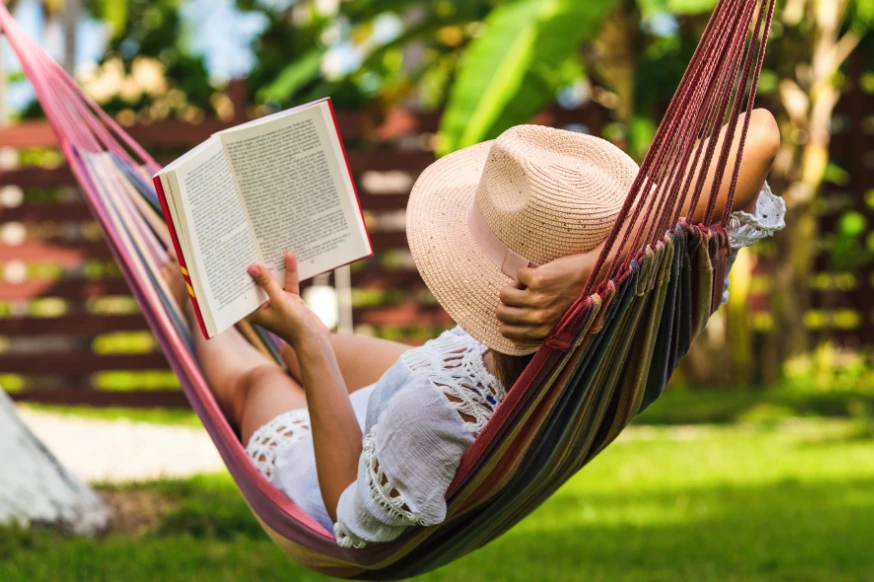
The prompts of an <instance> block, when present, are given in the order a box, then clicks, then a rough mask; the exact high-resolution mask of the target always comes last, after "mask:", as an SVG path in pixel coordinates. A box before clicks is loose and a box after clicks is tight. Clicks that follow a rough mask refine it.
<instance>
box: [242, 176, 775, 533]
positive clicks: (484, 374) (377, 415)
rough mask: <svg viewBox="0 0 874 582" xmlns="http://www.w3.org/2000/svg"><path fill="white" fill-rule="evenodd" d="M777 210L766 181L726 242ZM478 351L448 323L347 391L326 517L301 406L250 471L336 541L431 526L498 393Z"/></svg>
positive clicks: (758, 227) (761, 233)
mask: <svg viewBox="0 0 874 582" xmlns="http://www.w3.org/2000/svg"><path fill="white" fill-rule="evenodd" d="M784 215H785V206H784V205H783V201H782V200H781V199H779V198H777V197H776V196H774V195H773V194H772V193H771V190H770V188H768V187H767V186H766V187H765V188H764V189H763V191H762V193H761V194H760V196H759V200H758V202H757V206H756V211H755V213H753V214H749V213H745V212H735V213H733V214H732V217H731V222H730V224H729V228H728V230H729V239H730V241H731V245H732V248H734V249H738V248H740V247H743V246H749V245H750V244H753V243H755V242H756V241H758V240H760V239H762V238H765V237H767V236H770V235H771V234H773V233H774V232H776V231H777V230H779V229H780V228H783V226H784V223H783V217H784ZM733 256H734V255H733ZM486 351H487V348H486V347H485V346H484V345H482V344H481V343H479V342H478V341H476V340H475V339H473V338H472V337H471V336H470V335H468V334H467V333H466V332H465V331H464V330H463V329H461V328H460V327H456V328H454V329H452V330H450V331H447V332H444V333H443V334H442V335H440V337H438V338H436V339H434V340H431V341H429V342H427V343H425V345H423V346H420V347H417V348H413V349H411V350H409V351H407V352H404V354H402V355H401V357H400V358H399V359H398V361H397V362H396V363H395V364H394V365H393V366H392V367H391V368H389V369H388V371H386V373H385V374H384V375H383V376H382V377H381V378H380V379H379V380H378V381H377V382H376V383H374V384H372V385H370V386H367V387H366V388H362V389H361V390H358V391H356V392H354V393H353V394H352V395H351V400H352V406H353V408H354V410H355V415H356V417H357V418H358V423H359V425H360V426H361V431H362V434H363V435H364V442H363V451H362V453H361V458H360V460H359V463H358V478H357V480H356V481H355V482H353V483H352V484H351V485H349V487H348V488H347V489H346V490H345V491H344V492H343V494H342V495H341V496H340V501H339V504H338V506H337V522H336V523H333V522H332V521H331V518H330V517H329V516H328V512H327V510H326V509H325V505H324V502H323V501H322V494H321V492H320V490H319V481H318V476H317V474H316V461H315V453H314V451H313V440H312V436H311V433H310V424H309V422H310V419H309V414H308V412H307V410H306V409H298V410H292V411H289V412H286V413H283V414H280V415H279V416H277V417H276V418H275V419H273V420H272V421H270V422H269V423H267V424H266V425H264V426H262V427H261V428H259V429H258V430H257V431H255V433H254V434H253V435H252V438H251V439H250V441H249V444H248V446H247V447H246V449H247V451H248V453H249V456H250V457H251V459H252V461H253V462H254V463H255V465H256V466H257V467H258V469H259V471H260V472H261V473H262V474H263V475H264V476H265V477H267V479H269V480H270V482H271V483H273V484H274V485H275V486H276V487H277V488H278V489H279V490H280V491H282V492H283V493H284V494H285V495H287V496H288V497H289V498H291V500H292V501H294V502H295V503H296V504H297V505H298V506H299V507H300V508H301V509H303V510H304V511H305V512H307V514H309V515H310V516H311V517H313V518H314V519H315V520H316V521H318V522H319V523H320V524H322V525H323V526H324V527H325V528H326V529H327V530H328V531H331V530H333V531H334V534H335V536H336V538H337V543H338V544H339V545H341V546H343V547H356V548H361V547H364V546H366V545H367V544H368V543H374V542H387V541H391V540H393V539H396V538H397V537H398V536H400V535H401V533H402V532H403V531H404V529H406V528H407V527H409V526H412V525H435V524H438V523H440V522H442V521H443V520H444V519H445V518H446V501H445V499H444V497H445V494H446V490H447V489H448V488H449V485H450V483H451V482H452V479H453V478H454V476H455V471H456V470H457V468H458V465H459V463H460V462H461V458H462V457H463V456H464V453H465V452H466V451H467V449H468V448H469V447H470V445H471V443H473V440H474V439H475V438H476V436H477V435H478V434H479V432H480V431H481V430H482V428H483V427H484V426H485V424H486V422H487V421H488V420H489V418H491V416H492V414H493V413H494V411H495V409H496V408H497V407H498V404H500V403H501V401H502V400H503V399H504V396H505V394H506V393H505V389H504V387H503V386H502V385H501V383H500V382H499V381H498V379H497V378H495V377H494V376H492V375H491V374H489V372H488V371H487V370H486V368H485V364H484V362H483V356H484V355H485V353H486ZM316 389H317V388H316Z"/></svg>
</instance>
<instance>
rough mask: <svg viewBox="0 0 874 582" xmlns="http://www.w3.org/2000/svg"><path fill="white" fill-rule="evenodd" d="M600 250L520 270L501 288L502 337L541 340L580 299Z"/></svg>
mask: <svg viewBox="0 0 874 582" xmlns="http://www.w3.org/2000/svg"><path fill="white" fill-rule="evenodd" d="M600 252H601V247H600V246H599V247H598V248H596V249H593V250H591V251H589V252H588V253H585V254H582V255H571V256H569V257H562V258H559V259H556V260H554V261H552V262H549V263H546V264H545V265H541V266H539V267H537V268H534V269H532V268H526V269H520V270H519V272H518V274H517V275H516V277H517V280H516V281H513V282H512V283H510V284H509V285H507V286H506V287H504V288H503V289H501V295H500V297H501V305H499V306H498V313H497V315H498V320H499V321H500V322H501V335H503V336H504V337H506V338H507V339H511V340H514V341H522V342H531V341H541V340H543V339H545V338H546V336H548V335H549V334H550V332H552V329H553V328H554V327H555V326H556V324H557V323H558V321H559V320H560V319H561V318H562V316H563V315H564V314H565V312H566V311H567V309H568V307H570V306H571V304H572V303H573V302H574V301H576V300H577V298H578V297H579V296H580V293H582V292H583V288H584V287H585V286H586V281H587V280H588V278H589V275H591V273H592V269H593V268H594V267H595V263H596V262H597V260H598V255H599V254H600Z"/></svg>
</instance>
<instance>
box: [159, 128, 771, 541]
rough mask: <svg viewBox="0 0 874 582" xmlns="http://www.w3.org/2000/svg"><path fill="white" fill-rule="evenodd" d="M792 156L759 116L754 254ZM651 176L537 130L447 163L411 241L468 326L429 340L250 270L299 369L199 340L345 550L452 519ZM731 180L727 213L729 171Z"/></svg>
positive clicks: (411, 218) (261, 437)
mask: <svg viewBox="0 0 874 582" xmlns="http://www.w3.org/2000/svg"><path fill="white" fill-rule="evenodd" d="M742 121H743V120H741V122H742ZM724 135H725V130H723V136H724ZM720 139H722V138H720ZM734 146H735V147H734V152H736V151H737V149H738V148H737V146H738V144H737V143H735V144H734ZM778 146H779V134H778V131H777V128H776V124H775V123H774V120H773V117H771V116H770V114H769V113H767V112H764V111H756V112H754V113H753V115H752V119H751V125H750V134H749V137H748V140H747V143H746V145H745V153H744V163H743V167H742V168H741V172H740V178H739V182H738V189H737V194H736V197H735V204H734V210H736V211H737V212H735V213H734V214H733V221H732V223H733V226H732V229H731V230H732V236H733V240H735V239H738V237H741V238H743V241H742V243H743V244H751V242H754V241H755V240H757V239H758V238H762V237H763V236H766V235H767V234H769V233H770V232H772V231H773V230H776V229H778V228H780V227H781V226H782V206H781V201H780V200H779V199H777V198H774V197H773V196H772V195H771V194H770V192H769V191H768V190H767V189H765V190H764V191H763V193H762V194H761V195H760V196H759V197H758V198H757V194H759V192H760V190H762V187H763V184H764V182H765V177H766V176H767V173H768V171H769V169H770V165H771V162H772V161H773V158H774V156H775V155H776V151H777V148H778ZM730 167H731V166H730ZM637 170H638V168H637V166H636V165H635V164H634V162H633V161H632V160H631V159H630V158H628V157H627V156H626V155H625V154H624V153H622V152H621V151H620V150H618V149H617V148H615V147H614V146H612V145H611V144H609V143H608V142H605V141H603V140H599V139H597V138H593V137H590V136H584V135H580V134H574V133H571V132H566V131H562V130H555V129H549V128H544V127H536V126H520V127H517V128H513V129H511V130H509V131H507V132H506V133H505V134H503V135H502V136H501V137H500V138H498V139H497V140H495V141H494V142H488V143H485V144H480V145H478V146H474V147H472V148H468V149H466V150H463V151H461V152H457V153H455V154H453V155H451V156H447V157H446V158H443V159H442V160H440V161H438V162H436V163H435V164H434V165H432V166H431V167H430V168H429V169H428V170H426V171H425V172H424V173H423V175H422V176H421V177H420V179H419V180H418V181H417V183H416V186H415V188H414V190H413V193H412V194H411V196H410V202H409V206H408V213H407V216H408V223H407V231H408V239H409V242H410V247H411V250H412V252H413V256H414V259H415V261H416V265H417V267H418V269H419V271H420V273H421V275H422V277H423V279H424V280H425V282H426V284H427V285H428V287H429V288H430V290H431V291H432V292H433V294H434V295H435V297H436V298H437V299H438V300H439V301H440V302H441V304H442V305H443V306H444V307H445V308H446V310H447V311H448V313H449V314H450V315H451V316H452V317H453V319H455V321H456V322H457V323H458V324H459V327H456V328H455V329H453V330H451V331H448V332H445V333H444V334H442V335H441V336H440V337H439V338H437V339H435V340H431V341H430V342H428V343H426V344H425V345H424V346H421V347H417V348H410V347H409V346H406V345H402V344H397V343H392V342H388V341H384V340H379V339H374V338H367V337H355V336H342V335H331V334H330V333H329V332H328V330H327V329H326V328H325V327H324V325H323V324H322V323H321V322H320V321H319V319H318V318H317V317H316V316H315V315H314V314H313V313H312V312H311V311H310V310H309V309H308V308H307V307H306V305H305V304H304V303H303V301H302V300H301V298H300V296H299V294H298V290H299V288H298V279H297V265H296V262H295V259H294V257H293V256H292V255H291V254H289V255H288V257H287V264H286V277H285V285H284V290H283V288H282V287H280V284H279V283H278V282H277V281H276V280H274V279H273V277H272V276H271V275H270V272H269V271H268V270H267V269H266V268H265V267H262V266H258V265H253V266H252V267H250V269H249V273H250V275H251V276H252V277H253V278H254V279H255V281H256V282H257V283H258V284H259V285H260V286H261V287H262V288H263V289H264V290H265V292H266V293H267V295H268V297H269V301H268V302H267V303H266V304H265V305H264V306H263V307H262V308H261V309H259V310H258V311H256V312H255V313H254V314H252V316H251V321H253V322H254V323H257V324H259V325H262V326H264V327H265V328H267V329H269V330H271V331H273V332H274V333H276V334H277V335H279V337H281V338H282V339H283V340H285V342H286V344H285V345H284V346H283V349H282V357H283V359H284V360H285V363H286V364H287V366H288V371H286V370H284V369H283V368H281V367H279V366H277V365H276V364H275V363H274V362H273V361H271V360H270V359H269V358H267V357H266V356H264V355H263V354H261V353H260V352H258V351H257V350H255V349H254V348H253V347H252V346H250V345H249V344H248V343H247V342H246V341H245V340H244V339H243V337H242V336H241V335H240V334H239V333H238V332H237V331H236V330H233V329H232V330H229V331H226V332H224V333H223V334H221V335H220V336H218V337H216V338H214V339H212V340H210V341H206V340H204V339H203V338H202V337H201V336H200V334H194V336H195V344H196V353H197V357H198V359H199V360H200V363H201V365H202V368H203V370H205V372H206V374H207V377H208V379H209V381H210V384H211V385H212V387H213V389H214V391H215V393H216V397H217V399H218V400H219V402H220V403H221V405H222V407H223V410H224V411H225V413H226V414H227V416H228V418H229V420H230V421H231V422H232V423H233V424H234V425H235V426H236V427H237V429H238V430H239V431H240V434H241V437H242V440H243V443H244V444H245V445H246V447H247V451H248V452H249V454H250V456H251V458H252V460H253V462H254V463H255V465H256V466H257V467H258V468H259V470H260V471H261V472H262V473H263V474H264V475H265V477H267V478H268V479H269V480H270V481H271V482H272V483H273V484H274V485H276V487H277V488H278V489H280V490H281V491H282V492H283V493H285V494H286V495H288V496H289V497H290V498H291V499H292V500H293V501H294V502H295V503H296V504H297V505H298V506H300V507H301V508H302V509H303V510H304V511H306V512H307V513H308V514H309V515H311V516H312V517H313V518H314V519H315V520H317V521H318V522H320V523H321V524H322V525H324V526H325V527H326V528H328V529H329V530H330V529H331V528H333V531H334V532H335V535H336V537H337V541H338V543H339V544H340V545H343V546H345V547H363V546H364V545H366V544H367V543H373V542H383V541H389V540H393V539H395V538H397V537H398V536H399V535H400V534H401V533H402V532H403V531H404V529H405V528H406V527H409V526H410V525H416V524H418V525H434V524H437V523H440V522H441V521H442V520H443V519H445V516H446V503H445V500H444V495H445V492H446V490H447V487H448V486H449V484H450V482H451V481H452V478H453V476H454V474H455V471H456V469H457V467H458V464H459V462H460V460H461V458H462V456H463V455H464V453H465V451H466V450H467V448H468V447H469V446H470V444H471V443H472V442H473V440H474V438H475V437H476V435H477V434H479V432H480V430H481V429H482V427H483V426H484V424H485V423H486V422H487V421H488V419H489V418H490V417H491V415H492V413H493V412H494V410H495V409H496V408H497V406H498V405H499V404H500V402H501V401H502V400H503V398H504V396H505V394H506V392H507V389H509V388H510V387H511V386H512V385H513V383H514V382H515V381H516V379H517V378H518V376H519V374H520V373H521V370H522V369H523V368H524V366H525V364H526V363H527V362H528V361H529V360H530V357H531V356H530V354H532V353H533V352H534V351H535V350H536V348H537V346H538V345H539V343H540V342H541V341H542V340H543V339H544V338H545V337H546V336H547V335H548V333H549V332H550V331H551V330H552V328H553V327H554V325H555V324H556V323H557V322H558V320H559V318H560V317H561V316H562V314H563V313H564V311H565V310H566V309H567V307H568V306H569V305H570V304H571V302H572V301H574V300H575V299H576V298H577V297H578V296H579V294H580V293H581V291H582V289H583V286H584V285H585V283H586V279H587V277H588V276H589V274H590V271H591V269H592V266H593V264H594V262H595V260H596V259H597V257H598V253H599V252H600V246H601V245H602V244H603V243H604V241H605V239H606V237H607V236H608V234H609V232H610V230H611V228H612V227H613V224H614V222H615V220H616V219H617V217H618V214H619V211H620V209H621V207H622V204H623V202H624V199H625V196H626V194H627V192H628V191H629V190H630V187H631V185H632V182H633V180H634V177H635V175H636V173H637ZM713 180H714V177H713V176H712V175H710V176H708V178H707V186H706V187H705V192H709V191H710V186H711V185H712V183H713ZM720 186H721V188H720V194H719V199H718V201H717V204H716V214H715V216H719V215H720V213H721V211H722V208H723V206H724V205H725V199H726V198H727V191H728V178H726V179H725V180H724V183H723V184H721V185H720ZM704 208H705V203H704V202H703V201H702V202H701V203H700V204H699V205H698V207H697V208H695V209H694V210H693V211H692V212H691V215H692V221H693V222H698V221H700V220H701V218H702V217H703V214H704ZM756 208H759V209H764V208H769V209H770V210H767V211H762V212H759V213H758V214H757V212H756ZM684 214H690V213H689V212H685V213H684ZM764 214H769V218H768V219H766V218H764V217H763V216H764ZM645 226H648V224H647V223H646V221H644V224H643V225H641V227H645ZM738 240H739V239H738ZM739 244H740V243H739ZM736 246H739V245H736ZM164 276H165V277H166V278H167V279H168V281H170V282H171V284H172V286H173V288H174V292H175V293H176V294H177V299H178V300H179V301H180V302H183V301H184V302H185V304H186V305H187V306H188V307H187V309H186V311H187V313H188V318H189V321H193V319H192V309H191V306H190V305H189V304H188V302H187V301H185V300H184V296H185V290H184V284H183V282H182V280H181V277H180V275H179V269H178V266H177V265H175V264H171V263H168V264H167V265H165V268H164Z"/></svg>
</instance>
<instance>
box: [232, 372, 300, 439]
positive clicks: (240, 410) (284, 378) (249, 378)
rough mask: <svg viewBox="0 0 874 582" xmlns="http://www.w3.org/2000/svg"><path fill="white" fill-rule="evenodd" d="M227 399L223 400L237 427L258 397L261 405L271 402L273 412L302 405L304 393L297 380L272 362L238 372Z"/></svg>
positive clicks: (267, 404)
mask: <svg viewBox="0 0 874 582" xmlns="http://www.w3.org/2000/svg"><path fill="white" fill-rule="evenodd" d="M229 400H230V401H229V402H227V403H226V405H227V407H228V409H229V410H228V412H229V414H231V415H232V416H233V419H234V422H235V423H236V425H237V426H240V425H241V424H242V423H243V418H244V417H245V416H246V414H247V411H248V410H250V409H251V408H252V406H253V404H254V403H256V401H259V400H260V401H261V403H260V406H261V407H264V406H269V405H271V404H275V405H276V408H277V414H279V413H280V412H282V411H283V410H288V409H290V408H303V407H305V406H306V396H305V395H304V394H303V390H302V389H301V388H300V386H299V385H298V384H297V382H295V381H294V380H293V379H292V378H289V376H288V374H286V373H285V370H283V369H282V368H280V367H279V366H276V365H272V364H271V365H264V366H255V367H253V368H251V369H250V370H248V371H247V372H246V373H244V374H242V375H241V376H240V377H239V379H238V380H237V386H235V387H234V390H233V391H232V392H231V395H230V398H229Z"/></svg>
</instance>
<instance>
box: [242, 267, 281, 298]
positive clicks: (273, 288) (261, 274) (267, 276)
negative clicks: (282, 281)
mask: <svg viewBox="0 0 874 582" xmlns="http://www.w3.org/2000/svg"><path fill="white" fill-rule="evenodd" d="M249 275H251V277H252V279H254V280H255V283H256V284H257V285H258V286H259V287H261V288H262V289H264V292H265V293H267V297H269V298H270V300H271V301H278V300H279V298H280V297H281V296H282V289H280V288H279V283H277V282H276V278H275V277H274V276H273V273H271V272H270V269H268V268H267V267H263V266H261V265H252V266H250V267H249Z"/></svg>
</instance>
